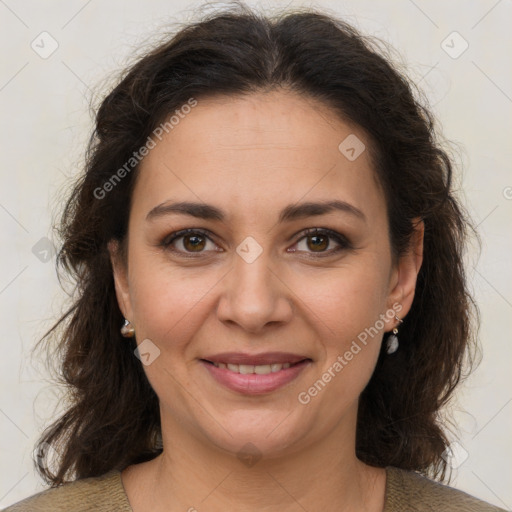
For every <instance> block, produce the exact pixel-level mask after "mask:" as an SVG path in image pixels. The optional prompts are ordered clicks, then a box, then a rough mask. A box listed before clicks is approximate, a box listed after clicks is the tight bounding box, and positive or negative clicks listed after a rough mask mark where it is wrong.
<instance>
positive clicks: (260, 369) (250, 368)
mask: <svg viewBox="0 0 512 512" xmlns="http://www.w3.org/2000/svg"><path fill="white" fill-rule="evenodd" d="M213 364H214V365H215V366H216V367H217V368H224V369H228V370H231V371H232V372H235V373H241V374H242V375H248V374H250V373H255V374H257V375H267V374H269V373H275V372H278V371H280V370H283V369H286V368H290V366H291V364H290V363H272V364H258V365H254V364H231V363H228V364H226V363H213Z"/></svg>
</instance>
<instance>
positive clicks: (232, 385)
mask: <svg viewBox="0 0 512 512" xmlns="http://www.w3.org/2000/svg"><path fill="white" fill-rule="evenodd" d="M288 356H289V354H288ZM233 360H234V359H233ZM246 360H247V359H246ZM252 360H254V359H252ZM225 361H226V360H223V361H218V362H225ZM215 362H217V361H215ZM273 362H278V361H276V360H275V359H274V360H273ZM282 362H290V360H286V361H282ZM200 363H201V364H202V365H203V366H204V367H205V368H206V370H208V372H209V373H210V375H211V376H212V377H213V378H214V379H215V380H216V381H217V382H218V383H220V384H222V385H223V386H225V387H227V388H229V389H231V390H232V391H236V392H238V393H242V394H246V395H263V394H265V393H270V392H272V391H275V390H277V389H279V388H281V387H283V386H285V385H286V384H288V383H290V382H291V381H293V380H294V379H296V378H297V377H298V376H299V374H300V373H301V372H302V371H303V370H304V369H305V368H307V367H308V366H309V365H310V364H311V363H312V361H311V359H309V358H302V360H299V361H296V362H295V364H294V365H293V366H290V367H289V368H283V369H281V370H279V371H277V372H275V373H268V374H265V375H259V374H256V373H250V374H242V373H236V372H232V371H231V370H228V369H227V368H218V367H217V366H215V365H214V364H212V363H211V362H208V361H207V360H204V359H201V360H200ZM232 364H255V363H245V362H243V361H242V362H240V363H235V362H233V363H232ZM259 364H266V363H264V362H263V363H259Z"/></svg>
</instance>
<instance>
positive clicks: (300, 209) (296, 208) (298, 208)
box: [146, 199, 366, 223]
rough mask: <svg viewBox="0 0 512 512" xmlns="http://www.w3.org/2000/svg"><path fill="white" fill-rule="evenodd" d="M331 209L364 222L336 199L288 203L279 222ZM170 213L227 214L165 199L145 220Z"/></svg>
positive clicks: (207, 216) (217, 216)
mask: <svg viewBox="0 0 512 512" xmlns="http://www.w3.org/2000/svg"><path fill="white" fill-rule="evenodd" d="M333 211H341V212H344V213H348V214H350V215H352V216H354V217H357V218H359V219H360V220H362V221H363V222H366V216H365V214H364V213H363V212H362V211H361V210H359V209H358V208H356V207H355V206H353V205H351V204H350V203H347V202H345V201H340V200H338V199H336V200H332V201H321V202H305V203H298V204H290V205H288V206H286V207H285V208H284V209H283V210H282V211H281V213H280V215H279V223H282V222H290V221H293V220H298V219H303V218H306V217H313V216H318V215H325V214H327V213H331V212H333ZM170 214H181V215H190V216H192V217H196V218H198V219H206V220H218V221H224V220H225V219H226V217H227V215H226V214H225V213H224V212H223V211H222V210H221V209H220V208H217V207H216V206H213V205H211V204H206V203H194V202H188V201H185V202H179V203H172V202H169V201H166V202H164V203H161V204H159V205H157V206H155V207H154V208H153V209H152V210H150V211H149V213H148V214H147V215H146V220H147V221H151V220H154V219H156V218H159V217H163V216H165V215H170Z"/></svg>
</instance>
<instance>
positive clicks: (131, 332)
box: [121, 318, 135, 338]
mask: <svg viewBox="0 0 512 512" xmlns="http://www.w3.org/2000/svg"><path fill="white" fill-rule="evenodd" d="M121 334H122V335H123V336H124V337H125V338H133V337H134V336H135V329H134V327H133V325H132V324H131V323H130V322H129V321H128V320H126V318H125V319H124V324H123V326H122V327H121Z"/></svg>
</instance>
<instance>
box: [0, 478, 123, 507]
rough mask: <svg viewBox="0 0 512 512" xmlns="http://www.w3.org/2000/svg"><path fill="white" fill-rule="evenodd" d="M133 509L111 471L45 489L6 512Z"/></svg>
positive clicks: (119, 480)
mask: <svg viewBox="0 0 512 512" xmlns="http://www.w3.org/2000/svg"><path fill="white" fill-rule="evenodd" d="M64 511H65V512H92V511H94V512H107V511H109V512H112V511H116V512H132V509H131V507H130V504H129V502H128V498H127V496H126V493H125V492H124V488H123V484H122V481H121V473H120V472H119V471H118V470H112V471H109V472H108V473H105V474H104V475H102V476H98V477H92V478H84V479H80V480H76V481H74V482H70V483H66V484H63V485H61V486H59V487H53V488H50V489H47V490H45V491H42V492H40V493H38V494H35V495H34V496H30V497H29V498H26V499H24V500H23V501H20V502H18V503H15V504H14V505H11V506H10V507H7V508H6V509H4V510H3V512H64Z"/></svg>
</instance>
